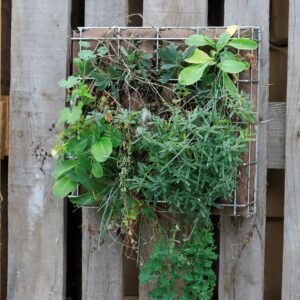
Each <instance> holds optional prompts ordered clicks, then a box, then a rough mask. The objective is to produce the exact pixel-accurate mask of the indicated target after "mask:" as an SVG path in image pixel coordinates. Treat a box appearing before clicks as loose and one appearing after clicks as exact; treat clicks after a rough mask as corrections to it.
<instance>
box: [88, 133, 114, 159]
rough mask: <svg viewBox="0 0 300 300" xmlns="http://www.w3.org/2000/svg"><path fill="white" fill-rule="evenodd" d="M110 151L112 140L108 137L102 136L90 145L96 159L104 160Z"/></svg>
mask: <svg viewBox="0 0 300 300" xmlns="http://www.w3.org/2000/svg"><path fill="white" fill-rule="evenodd" d="M111 153H112V142H111V140H110V139H109V138H108V137H103V138H101V139H100V141H98V142H97V143H95V144H94V145H93V147H92V154H93V156H94V158H95V160H96V161H98V162H104V161H106V160H107V159H108V158H109V156H110V154H111Z"/></svg>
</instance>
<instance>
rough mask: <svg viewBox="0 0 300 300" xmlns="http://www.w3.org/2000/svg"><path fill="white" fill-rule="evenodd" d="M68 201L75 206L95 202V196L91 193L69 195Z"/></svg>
mask: <svg viewBox="0 0 300 300" xmlns="http://www.w3.org/2000/svg"><path fill="white" fill-rule="evenodd" d="M70 201H71V202H72V203H73V204H74V205H76V206H79V207H81V206H87V205H91V204H93V203H94V202H95V198H94V196H93V194H92V193H86V194H83V195H80V196H77V197H70Z"/></svg>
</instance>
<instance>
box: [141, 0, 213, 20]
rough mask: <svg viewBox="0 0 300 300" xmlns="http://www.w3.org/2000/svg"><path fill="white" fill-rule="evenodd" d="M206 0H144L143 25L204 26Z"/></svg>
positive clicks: (206, 9)
mask: <svg viewBox="0 0 300 300" xmlns="http://www.w3.org/2000/svg"><path fill="white" fill-rule="evenodd" d="M207 11H208V1H206V0H186V1H181V0H144V6H143V17H144V20H143V25H144V26H202V25H203V26H205V25H206V24H207Z"/></svg>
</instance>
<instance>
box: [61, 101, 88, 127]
mask: <svg viewBox="0 0 300 300" xmlns="http://www.w3.org/2000/svg"><path fill="white" fill-rule="evenodd" d="M81 114H82V109H81V107H79V106H73V107H72V110H71V109H70V108H69V107H65V108H64V109H63V110H62V111H61V112H60V119H59V121H58V123H61V122H66V123H68V124H71V125H72V124H74V123H75V122H76V121H78V120H79V119H80V116H81Z"/></svg>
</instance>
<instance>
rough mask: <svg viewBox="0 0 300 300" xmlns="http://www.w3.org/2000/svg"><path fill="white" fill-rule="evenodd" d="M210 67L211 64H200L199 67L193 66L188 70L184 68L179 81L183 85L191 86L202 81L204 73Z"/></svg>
mask: <svg viewBox="0 0 300 300" xmlns="http://www.w3.org/2000/svg"><path fill="white" fill-rule="evenodd" d="M208 66H209V63H206V64H203V65H202V64H199V65H192V66H189V67H187V68H184V69H183V70H182V71H181V72H180V73H179V78H178V81H179V83H180V84H182V85H191V84H194V83H195V82H197V81H198V80H200V79H201V77H202V76H203V73H204V71H205V70H206V68H207V67H208Z"/></svg>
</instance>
